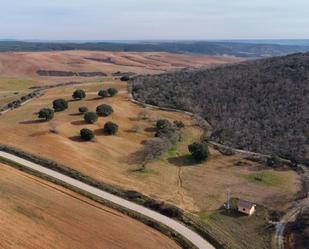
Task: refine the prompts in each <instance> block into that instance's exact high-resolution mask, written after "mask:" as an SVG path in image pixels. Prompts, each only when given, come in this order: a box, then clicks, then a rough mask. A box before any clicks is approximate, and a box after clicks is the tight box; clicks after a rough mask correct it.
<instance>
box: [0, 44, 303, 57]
mask: <svg viewBox="0 0 309 249" xmlns="http://www.w3.org/2000/svg"><path fill="white" fill-rule="evenodd" d="M64 50H90V51H123V52H171V53H193V54H205V55H231V56H237V57H269V56H278V55H286V54H291V53H297V52H307V51H309V46H302V45H277V44H254V43H242V42H209V41H192V42H181V41H179V42H136V43H125V42H122V43H121V42H118V43H117V42H85V43H77V42H76V43H74V42H22V41H0V52H7V51H17V52H18V51H23V52H24V51H29V52H31V51H64Z"/></svg>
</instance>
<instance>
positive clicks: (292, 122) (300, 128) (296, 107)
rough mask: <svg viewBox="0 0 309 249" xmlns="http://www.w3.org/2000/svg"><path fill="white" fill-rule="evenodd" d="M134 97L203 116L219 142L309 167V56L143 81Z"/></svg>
mask: <svg viewBox="0 0 309 249" xmlns="http://www.w3.org/2000/svg"><path fill="white" fill-rule="evenodd" d="M133 94H134V97H135V98H136V99H137V100H139V101H144V102H146V103H149V104H154V105H159V106H164V107H173V108H178V109H183V110H188V111H193V112H195V113H199V114H200V115H201V116H202V117H204V118H205V119H207V120H208V121H209V122H210V123H211V125H212V126H213V128H214V130H213V133H212V139H213V140H215V141H217V142H220V143H223V144H226V145H230V146H233V147H237V148H241V149H247V150H250V151H255V152H262V153H267V154H276V155H279V156H281V157H284V158H287V159H291V160H296V161H301V162H305V163H307V164H308V163H309V53H306V54H294V55H289V56H284V57H275V58H270V59H263V60H256V61H250V62H244V63H241V64H235V65H228V66H221V67H218V68H215V69H203V70H198V71H181V72H175V73H170V74H162V75H154V76H140V77H138V78H136V79H135V80H134V82H133Z"/></svg>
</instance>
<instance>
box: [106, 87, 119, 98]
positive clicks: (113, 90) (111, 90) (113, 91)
mask: <svg viewBox="0 0 309 249" xmlns="http://www.w3.org/2000/svg"><path fill="white" fill-rule="evenodd" d="M107 92H108V94H109V96H110V97H113V96H115V95H116V94H117V93H118V90H117V89H115V88H108V89H107Z"/></svg>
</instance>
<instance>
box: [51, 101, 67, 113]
mask: <svg viewBox="0 0 309 249" xmlns="http://www.w3.org/2000/svg"><path fill="white" fill-rule="evenodd" d="M68 107H69V105H68V102H67V101H66V100H64V99H56V100H54V101H53V108H54V110H55V111H56V112H61V111H64V110H66V109H68Z"/></svg>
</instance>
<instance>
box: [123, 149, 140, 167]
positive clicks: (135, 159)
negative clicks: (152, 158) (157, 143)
mask: <svg viewBox="0 0 309 249" xmlns="http://www.w3.org/2000/svg"><path fill="white" fill-rule="evenodd" d="M122 161H123V162H125V163H127V164H129V165H136V164H141V163H142V161H143V152H142V150H138V151H136V152H133V153H131V154H130V155H129V156H126V157H125V158H124V159H123V160H122Z"/></svg>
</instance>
